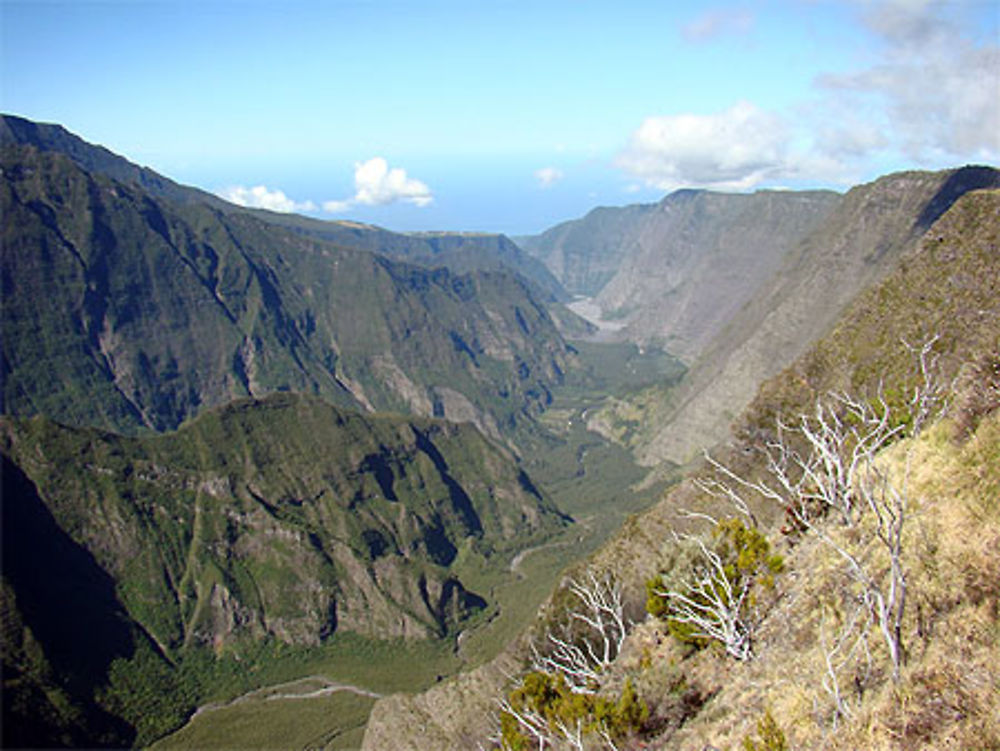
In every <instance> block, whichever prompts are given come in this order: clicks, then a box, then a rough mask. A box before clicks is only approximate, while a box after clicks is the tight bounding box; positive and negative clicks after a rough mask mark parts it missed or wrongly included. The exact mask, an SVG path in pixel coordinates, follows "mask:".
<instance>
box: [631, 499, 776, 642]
mask: <svg viewBox="0 0 1000 751" xmlns="http://www.w3.org/2000/svg"><path fill="white" fill-rule="evenodd" d="M712 538H713V540H712V546H711V547H712V550H713V551H714V552H715V553H716V554H717V555H718V556H719V557H720V558H721V559H722V561H723V570H724V575H725V577H726V580H727V582H728V583H729V584H730V585H731V586H732V588H733V590H734V591H739V590H740V588H741V587H742V586H744V584H750V585H751V587H752V588H751V590H750V593H749V596H748V597H747V598H746V600H745V601H744V602H743V605H742V611H743V612H741V615H742V616H743V617H744V618H745V619H746V620H747V621H748V622H751V621H754V620H756V619H755V618H752V614H753V612H754V611H756V610H757V608H758V605H759V599H760V593H761V592H767V591H770V590H773V589H774V583H775V577H776V576H777V575H778V574H780V573H781V572H782V571H783V570H784V559H783V558H782V557H781V556H780V555H778V554H777V553H773V552H772V550H771V543H770V542H768V539H767V538H766V537H765V536H764V535H763V534H762V533H761V532H760V531H759V530H758V529H757V528H755V527H748V526H746V525H745V524H744V523H743V522H742V520H740V519H738V518H736V517H731V518H728V519H723V520H722V521H720V522H719V523H718V524H717V525H716V526H715V528H714V529H713V531H712ZM703 564H704V561H701V560H700V559H695V560H694V561H690V562H688V563H687V564H686V570H684V571H681V572H678V571H676V570H675V571H673V572H671V574H669V575H670V576H671V578H672V579H673V581H674V582H677V581H678V575H679V576H680V581H681V584H680V585H679V587H678V589H679V590H680V591H681V593H682V594H684V595H685V596H687V597H690V598H691V599H693V600H695V601H704V599H703V598H702V597H700V596H699V595H698V594H697V593H695V592H693V591H692V590H691V588H690V585H688V586H687V588H686V591H685V587H684V585H683V582H684V581H685V580H688V581H689V580H690V577H691V576H692V575H693V574H695V573H696V571H697V569H698V567H699V566H701V565H703ZM667 576H668V574H666V573H661V574H659V575H657V576H655V577H653V578H652V579H650V580H648V581H647V582H646V610H647V611H648V612H649V613H650V614H651V615H653V616H655V617H657V618H660V619H662V620H665V621H666V623H667V631H668V632H669V633H670V634H671V636H673V637H674V638H675V639H677V640H678V641H680V642H681V643H683V644H687V645H690V646H693V647H695V648H697V649H701V648H703V647H705V646H707V645H708V644H709V643H710V641H711V640H710V639H708V638H706V637H705V636H703V635H701V634H700V633H699V632H698V629H697V627H696V626H694V625H693V624H691V623H687V622H683V621H680V620H677V619H676V618H675V617H673V616H674V615H675V614H676V611H675V606H674V604H673V603H672V602H671V599H670V597H668V596H666V595H665V594H663V592H665V591H666V590H668V589H670V586H665V577H667ZM716 591H717V593H718V594H719V595H720V596H722V595H724V591H723V588H722V585H721V584H720V585H719V586H718V588H717V590H716ZM705 604H707V603H705Z"/></svg>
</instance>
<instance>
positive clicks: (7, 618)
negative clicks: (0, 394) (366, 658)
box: [0, 394, 569, 747]
mask: <svg viewBox="0 0 1000 751" xmlns="http://www.w3.org/2000/svg"><path fill="white" fill-rule="evenodd" d="M0 448H2V453H3V464H4V467H3V483H4V487H3V498H4V502H3V538H4V539H3V558H4V560H3V608H4V618H3V624H4V655H3V659H4V702H5V706H4V724H5V726H7V727H16V728H17V729H18V733H20V735H17V734H15V735H9V734H8V733H7V731H6V730H5V735H4V738H5V742H6V741H8V740H9V741H11V742H13V740H14V739H18V742H19V743H22V744H24V745H33V744H37V743H40V742H43V741H44V742H46V743H49V742H51V743H54V744H55V745H59V744H61V743H82V744H85V745H94V744H95V743H98V744H104V743H107V744H108V745H111V746H115V747H120V746H123V745H130V744H131V743H133V742H139V743H148V742H150V741H151V740H153V739H155V738H156V737H158V736H159V735H162V734H163V733H165V732H167V731H169V730H173V729H176V727H177V726H178V725H179V724H180V723H182V722H183V720H184V718H185V717H186V716H187V715H189V714H190V712H191V711H192V710H193V708H194V706H195V705H196V704H198V703H201V702H203V701H204V700H205V694H206V693H208V692H210V691H212V690H213V688H212V687H213V686H216V685H217V684H218V681H219V680H220V678H219V676H218V674H219V673H220V671H223V674H224V670H227V669H232V668H231V667H229V668H227V667H226V665H232V664H233V663H234V661H235V665H236V666H237V667H238V665H239V663H240V661H245V662H246V664H247V666H248V669H249V666H251V665H252V666H254V667H253V669H254V670H259V669H264V668H268V667H273V666H274V665H276V664H277V663H278V662H279V661H278V659H277V657H276V655H280V654H281V653H282V650H283V649H284V650H286V652H287V651H288V650H291V651H292V652H293V653H294V650H299V651H300V652H301V650H303V649H308V648H317V649H318V648H319V647H321V646H324V645H330V644H331V643H332V644H333V645H334V646H336V645H337V644H339V643H341V641H342V640H343V638H345V635H347V636H350V635H356V636H357V637H361V638H362V639H368V640H379V639H381V640H387V639H390V640H391V639H397V640H398V639H402V640H407V641H410V642H413V641H416V640H423V641H429V642H435V641H439V640H442V639H445V638H454V637H455V635H456V634H457V632H458V631H460V630H462V629H468V628H473V627H475V626H476V625H477V624H480V623H482V622H483V621H484V619H485V618H487V617H489V616H490V615H491V614H495V612H496V607H497V603H496V602H495V601H494V592H493V590H492V587H494V586H500V585H502V584H503V583H504V581H506V580H505V577H508V578H513V577H514V576H515V575H514V573H512V572H510V571H509V568H508V565H507V564H508V561H509V559H510V558H511V557H512V556H513V555H514V552H515V551H516V550H518V549H520V548H521V547H522V546H524V545H532V544H535V545H537V544H540V542H541V541H543V540H544V539H546V538H547V537H548V536H550V535H552V534H553V533H555V532H558V531H559V530H561V529H562V528H564V527H565V525H566V524H568V523H569V520H568V519H567V518H566V517H565V516H564V515H562V514H561V513H560V512H559V511H558V510H557V509H556V508H555V507H554V506H553V505H552V503H551V502H550V501H548V500H547V499H546V498H545V497H544V496H542V495H541V494H540V492H539V491H538V490H537V489H536V487H535V485H534V484H533V483H532V481H531V480H530V479H529V478H528V477H527V476H526V475H525V474H524V473H523V472H522V471H521V470H520V469H519V468H518V467H517V465H516V463H515V462H514V460H513V457H512V456H511V455H510V454H509V453H507V452H506V451H505V450H503V449H501V448H498V447H497V446H496V445H495V444H493V443H491V442H490V441H488V440H486V439H485V438H483V436H482V435H481V434H480V433H479V432H478V431H476V430H475V428H473V427H472V426H471V425H456V424H452V423H447V422H443V421H436V420H420V419H410V420H408V419H405V418H401V417H372V416H365V415H362V414H360V413H357V412H353V411H345V410H341V409H338V408H335V407H332V406H330V405H328V404H326V403H324V402H322V401H320V400H319V399H316V398H313V397H305V396H297V395H291V394H274V395H271V396H269V397H267V398H265V399H263V400H244V401H239V402H235V403H233V404H231V405H230V406H227V407H225V408H223V409H221V410H216V411H210V412H208V413H206V414H204V415H202V416H200V417H198V418H196V419H195V420H193V421H192V422H190V423H188V424H185V425H184V426H183V427H182V428H181V429H180V430H178V431H177V432H172V433H166V434H163V435H159V436H152V437H143V438H129V437H122V436H119V435H115V434H111V433H104V432H99V431H96V430H93V429H79V428H67V427H64V426H60V425H58V424H56V423H53V422H51V421H49V420H47V419H45V418H40V417H36V418H30V419H17V418H9V417H5V418H0ZM470 568H471V570H474V571H475V572H476V573H475V576H476V579H475V581H476V582H477V584H476V587H475V588H470V587H468V586H466V584H465V583H464V581H465V578H466V572H467V571H468V570H470ZM484 572H485V573H484ZM484 577H485V578H484ZM268 650H270V651H268ZM272 653H274V654H272ZM225 661H228V662H225ZM400 670H404V668H400ZM251 685H252V681H251ZM215 690H217V689H215ZM8 699H9V701H8ZM32 718H33V719H32ZM137 732H138V736H137V735H136V733H137ZM136 738H137V739H138V740H135V739H136ZM74 739H75V740H74Z"/></svg>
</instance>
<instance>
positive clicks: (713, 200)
mask: <svg viewBox="0 0 1000 751" xmlns="http://www.w3.org/2000/svg"><path fill="white" fill-rule="evenodd" d="M839 201H840V196H839V195H837V194H836V193H831V192H828V191H825V192H799V193H795V192H788V191H784V192H758V193H754V194H752V195H728V194H720V193H710V192H705V191H678V192H677V193H673V194H671V195H669V196H667V197H666V198H664V199H663V200H662V201H661V202H660V203H659V204H657V207H656V210H655V211H652V212H649V213H647V214H646V215H645V216H644V217H643V221H642V222H641V224H639V225H638V226H636V227H634V228H633V229H632V231H631V233H630V237H629V238H628V240H627V242H628V244H629V245H630V246H631V248H632V249H631V250H630V252H628V253H627V254H626V255H625V257H624V258H623V259H622V263H621V264H620V265H619V267H618V269H617V270H616V272H615V275H614V276H613V277H612V278H611V279H610V280H609V281H608V283H607V284H606V285H605V286H604V287H603V288H602V289H601V291H600V292H599V293H598V294H597V296H596V300H597V303H598V304H599V305H600V307H601V308H602V309H603V310H604V311H606V314H610V315H612V316H614V317H615V318H616V319H618V320H620V321H621V322H623V323H625V328H624V330H623V331H622V335H624V336H626V337H627V338H629V339H632V340H635V341H640V342H642V341H650V340H654V341H657V342H660V343H662V344H663V346H664V347H665V348H666V349H667V350H668V351H669V352H671V353H672V354H675V355H677V356H678V357H680V358H681V359H683V360H685V361H686V362H691V361H692V360H693V359H695V358H697V356H698V355H699V354H700V353H701V352H702V351H703V350H704V348H705V346H706V344H707V343H708V342H709V341H710V340H711V339H712V337H713V336H715V335H716V334H718V332H719V331H720V330H721V329H722V328H723V327H724V326H725V325H726V324H728V323H729V322H730V321H731V320H732V319H733V318H734V317H735V316H736V315H737V314H738V312H739V311H740V309H741V308H742V307H743V305H744V304H746V302H747V301H748V300H750V299H752V297H753V295H754V294H755V292H756V291H757V289H758V288H759V287H760V285H761V284H763V283H764V282H765V281H766V280H768V279H770V278H771V277H772V276H773V275H774V273H775V272H776V271H777V269H778V268H779V266H780V264H781V262H782V260H783V258H784V257H785V255H786V254H787V252H788V250H789V248H790V247H792V246H793V245H794V244H795V243H796V242H798V241H799V240H800V239H801V238H802V237H803V236H805V235H806V234H808V233H809V232H810V231H811V230H813V229H814V228H815V227H816V226H817V225H818V224H819V223H820V222H821V221H822V220H823V219H824V218H825V217H826V216H827V215H828V214H829V213H830V211H831V210H832V209H833V208H834V207H835V206H836V205H837V203H838V202H839Z"/></svg>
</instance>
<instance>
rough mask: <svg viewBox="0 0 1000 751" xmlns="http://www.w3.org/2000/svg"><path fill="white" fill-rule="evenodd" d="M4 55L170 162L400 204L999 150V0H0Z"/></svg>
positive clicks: (84, 129) (588, 197) (571, 208)
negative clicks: (722, 0)
mask: <svg viewBox="0 0 1000 751" xmlns="http://www.w3.org/2000/svg"><path fill="white" fill-rule="evenodd" d="M0 76H2V79H0V80H2V84H0V86H2V88H0V107H2V109H3V111H5V112H9V113H13V114H18V115H22V116H25V117H29V118H32V119H36V120H42V121H48V122H58V123H61V124H62V125H64V126H66V127H67V128H69V129H70V130H72V131H73V132H75V133H77V134H78V135H80V136H82V137H83V138H85V139H87V140H89V141H92V142H96V143H100V144H102V145H105V146H107V147H108V148H110V149H112V150H114V151H117V152H118V153H121V154H124V155H125V156H127V157H128V158H130V159H132V160H133V161H136V162H139V163H141V164H145V165H149V166H151V167H153V168H154V169H156V170H158V171H160V172H162V173H164V174H166V175H167V176H169V177H171V178H173V179H175V180H178V181H180V182H184V183H189V184H194V185H197V186H199V187H202V188H205V189H207V190H211V191H214V192H218V193H220V194H221V195H224V196H228V197H230V198H231V199H233V200H237V201H241V202H244V203H248V204H255V205H262V206H268V207H271V208H275V209H281V210H296V211H301V212H303V213H309V214H312V215H314V216H318V217H321V218H328V219H352V220H359V221H365V222H371V223H374V224H379V225H382V226H386V227H389V228H392V229H398V230H426V229H455V230H458V229H463V230H486V231H503V232H507V233H510V234H522V233H532V232H538V231H541V230H543V229H545V228H546V227H548V226H551V225H552V224H555V223H557V222H559V221H562V220H565V219H570V218H574V217H576V216H580V215H582V214H583V213H585V212H586V211H587V210H589V209H590V208H592V207H594V206H596V205H621V204H626V203H634V202H638V201H653V200H657V199H658V198H660V197H661V196H662V195H664V194H665V193H666V192H668V191H670V190H673V189H676V188H679V187H707V188H713V189H718V190H753V189H758V188H765V187H790V188H799V187H814V186H826V187H834V188H837V189H843V188H845V187H846V186H849V185H850V184H853V183H856V182H860V181H864V180H869V179H873V178H875V177H877V176H878V175H880V174H883V173H885V172H888V171H892V170H896V169H904V168H911V167H913V168H941V167H948V166H955V165H958V164H963V163H967V162H987V163H996V162H997V161H998V160H1000V0H964V1H959V2H948V3H932V2H926V1H925V0H892V1H889V0H886V1H876V0H845V1H844V2H824V1H823V0H798V1H792V0H784V1H778V0H775V1H774V2H750V3H743V4H712V3H703V2H668V0H659V2H638V1H636V2H633V1H631V0H617V1H616V2H601V3H596V2H544V0H535V1H534V2H526V1H522V0H508V1H506V2H505V1H504V0H498V1H496V2H476V1H474V0H464V2H452V1H450V0H449V1H447V2H445V1H442V2H421V3H417V2H379V1H378V0H369V1H366V0H353V1H346V0H345V1H340V0H331V1H329V2H295V1H294V0H288V1H286V2H278V0H256V1H250V0H247V1H239V0H227V1H225V2H220V1H219V0H206V1H204V2H180V1H175V2H146V1H138V0H137V1H135V2H126V1H125V0H104V1H103V2H88V1H87V0H77V1H75V2H47V1H45V0H34V1H33V2H13V1H11V0H0Z"/></svg>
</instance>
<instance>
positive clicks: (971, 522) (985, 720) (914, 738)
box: [618, 412, 1000, 751]
mask: <svg viewBox="0 0 1000 751" xmlns="http://www.w3.org/2000/svg"><path fill="white" fill-rule="evenodd" d="M953 429H954V422H953V421H944V422H941V423H939V424H938V425H936V426H934V428H933V429H931V430H929V431H928V432H927V433H925V434H924V435H922V436H921V437H920V438H918V439H916V440H914V441H906V442H902V443H901V444H899V445H897V446H895V447H893V448H892V449H891V450H890V452H889V456H887V457H886V458H885V461H887V462H889V463H890V464H892V465H893V472H894V474H896V475H899V474H900V473H902V472H904V471H905V469H906V467H905V465H907V464H909V467H910V470H909V480H908V489H909V496H910V498H911V500H912V506H913V514H912V516H911V523H910V525H909V527H908V529H907V533H906V534H907V540H906V550H905V559H904V562H905V565H906V566H907V568H908V570H909V574H910V581H909V585H910V592H911V599H910V605H909V607H908V609H907V614H906V618H905V621H904V643H905V644H906V647H907V660H906V663H905V665H904V667H903V670H902V674H901V678H900V681H899V682H898V683H896V684H894V683H893V682H892V680H891V676H890V673H891V670H890V665H889V662H888V657H887V655H886V654H885V649H884V646H883V645H882V644H881V643H880V640H879V637H878V635H877V634H876V633H874V632H873V633H872V634H870V636H869V639H868V645H869V648H870V649H871V655H872V664H871V668H870V670H869V671H866V670H864V663H863V661H861V660H859V661H857V662H856V663H852V664H851V665H850V666H847V667H845V669H844V671H842V672H841V674H840V685H841V691H842V692H843V693H844V695H845V696H846V703H847V705H848V707H849V709H850V712H851V716H849V717H842V718H840V719H839V720H838V721H837V722H836V725H835V717H834V704H833V699H832V696H831V694H830V693H828V692H827V691H826V690H824V687H823V678H824V675H825V674H826V664H825V659H824V649H823V647H824V645H829V644H830V643H831V641H832V638H833V635H834V633H835V632H836V630H837V628H838V625H839V619H840V618H841V617H842V616H843V612H842V608H841V607H840V605H839V600H840V593H841V592H842V591H843V588H844V586H845V583H844V581H843V579H842V573H841V566H840V564H839V561H838V559H837V556H836V554H835V553H833V551H831V550H830V549H829V548H828V547H827V546H825V545H824V544H823V543H822V542H820V541H819V540H816V539H809V540H803V541H802V542H801V543H800V544H797V545H795V546H794V547H791V548H789V549H786V565H787V569H788V573H787V574H785V575H784V576H782V577H779V587H778V589H779V596H778V599H777V604H776V606H775V607H774V609H773V610H772V611H771V613H770V615H769V616H768V618H767V619H766V620H765V622H764V624H763V627H762V630H761V632H760V634H759V639H758V642H757V650H758V652H757V658H756V659H755V660H753V661H751V662H749V663H745V664H737V663H735V662H733V661H732V660H729V659H727V658H726V657H725V656H724V654H723V653H722V651H721V650H715V649H707V650H703V651H700V652H695V653H690V654H688V653H686V649H685V648H684V647H682V646H681V645H679V644H678V643H676V642H675V641H673V640H672V639H670V638H669V637H667V636H666V635H665V634H666V630H665V628H664V627H663V625H662V624H660V623H658V622H654V621H648V622H646V623H644V624H643V625H642V626H641V627H639V628H638V629H637V630H636V631H635V633H634V634H633V635H632V637H631V644H630V649H629V651H627V652H626V653H625V656H623V658H622V659H621V661H620V665H619V666H618V669H619V670H621V671H622V672H623V673H633V674H634V675H636V677H637V685H638V687H639V690H640V693H641V695H642V696H643V697H644V698H645V699H646V701H647V702H649V704H650V707H651V709H652V710H653V712H652V715H653V718H654V719H653V724H654V727H655V724H656V723H657V722H658V723H659V724H660V725H662V726H663V727H661V728H660V729H659V730H658V731H656V732H655V733H654V737H653V738H648V739H647V741H646V742H647V743H648V745H647V746H646V748H671V749H698V750H699V751H700V750H701V749H703V748H705V746H706V744H710V745H712V746H715V747H718V748H720V749H724V748H737V747H739V744H740V743H741V742H742V740H743V739H744V738H745V737H748V736H750V737H753V736H754V733H755V729H756V727H757V723H758V721H759V720H760V719H761V718H762V717H763V716H764V714H765V712H768V711H769V712H770V713H771V714H772V716H773V717H774V718H775V720H776V721H777V724H778V726H779V727H780V728H781V730H782V732H783V733H784V734H785V736H786V738H787V740H788V743H789V747H790V748H823V749H838V750H839V749H844V750H846V749H858V748H865V749H938V748H955V749H960V748H961V749H969V748H977V749H980V748H984V749H985V748H1000V719H998V718H1000V673H998V671H997V668H996V666H997V665H1000V593H998V591H997V582H998V581H1000V555H998V550H1000V414H998V413H996V412H994V413H993V414H992V415H990V416H989V417H988V418H986V419H984V420H983V421H982V423H981V424H980V426H979V427H978V429H977V430H976V431H975V433H974V434H973V435H972V436H971V437H970V438H968V439H967V440H966V441H964V442H962V443H961V444H956V443H955V442H954V441H953V440H952V438H951V436H952V431H953ZM900 479H901V478H900ZM866 673H867V675H865V674H866ZM706 698H707V699H708V700H707V701H705V699H706ZM702 701H704V702H705V703H704V704H703V706H699V704H700V703H701V702H702Z"/></svg>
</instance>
